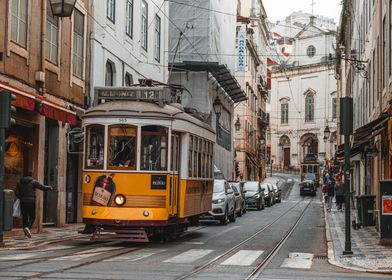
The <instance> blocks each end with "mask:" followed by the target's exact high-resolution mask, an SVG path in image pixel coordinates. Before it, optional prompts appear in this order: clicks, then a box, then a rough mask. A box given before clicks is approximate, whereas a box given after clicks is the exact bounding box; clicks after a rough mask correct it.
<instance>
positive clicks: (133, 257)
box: [104, 249, 166, 262]
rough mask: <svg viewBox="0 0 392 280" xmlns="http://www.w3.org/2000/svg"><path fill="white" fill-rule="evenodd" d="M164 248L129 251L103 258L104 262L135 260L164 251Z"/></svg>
mask: <svg viewBox="0 0 392 280" xmlns="http://www.w3.org/2000/svg"><path fill="white" fill-rule="evenodd" d="M165 251H166V249H158V250H157V249H144V250H143V252H137V253H134V252H131V253H129V254H125V255H122V256H118V257H114V258H111V259H107V260H104V262H116V261H123V262H125V261H127V262H136V261H139V260H142V259H145V258H148V257H151V256H153V255H155V254H158V253H162V252H165Z"/></svg>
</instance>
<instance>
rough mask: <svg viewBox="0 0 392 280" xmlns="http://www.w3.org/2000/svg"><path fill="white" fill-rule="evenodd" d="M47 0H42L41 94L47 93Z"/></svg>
mask: <svg viewBox="0 0 392 280" xmlns="http://www.w3.org/2000/svg"><path fill="white" fill-rule="evenodd" d="M45 40H46V0H41V69H40V71H41V73H42V74H41V75H42V77H41V79H40V82H41V94H42V95H44V93H45V53H46V41H45Z"/></svg>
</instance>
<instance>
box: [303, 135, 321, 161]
mask: <svg viewBox="0 0 392 280" xmlns="http://www.w3.org/2000/svg"><path fill="white" fill-rule="evenodd" d="M300 143H301V147H302V160H303V159H304V157H305V156H306V155H308V154H311V155H315V156H316V157H318V139H317V136H316V135H315V134H314V133H306V134H304V135H302V137H301V140H300Z"/></svg>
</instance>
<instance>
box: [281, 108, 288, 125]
mask: <svg viewBox="0 0 392 280" xmlns="http://www.w3.org/2000/svg"><path fill="white" fill-rule="evenodd" d="M280 108H281V119H280V122H281V123H282V124H287V123H289V104H288V103H283V104H281V105H280Z"/></svg>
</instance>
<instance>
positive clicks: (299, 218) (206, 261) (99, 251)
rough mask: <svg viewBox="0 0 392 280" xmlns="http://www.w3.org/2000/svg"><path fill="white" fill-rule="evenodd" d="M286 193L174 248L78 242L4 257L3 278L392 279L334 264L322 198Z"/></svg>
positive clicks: (0, 261)
mask: <svg viewBox="0 0 392 280" xmlns="http://www.w3.org/2000/svg"><path fill="white" fill-rule="evenodd" d="M283 177H284V178H286V179H287V176H283ZM284 188H287V190H289V189H288V187H287V186H285V187H284ZM285 192H286V190H285ZM288 194H289V195H288V197H287V198H286V199H284V200H283V201H282V203H279V204H275V205H274V206H272V207H269V208H266V209H265V210H263V211H249V212H248V213H247V214H246V215H244V216H243V217H241V218H238V219H237V221H236V222H235V223H231V224H229V225H227V226H221V225H218V224H208V225H202V226H200V227H197V228H191V229H190V231H189V232H188V233H187V234H186V235H185V236H183V237H182V238H181V239H179V240H176V241H173V242H168V243H153V244H148V245H143V244H142V245H137V244H126V243H119V242H105V243H91V242H85V241H81V240H73V241H69V242H64V243H61V244H56V245H52V246H49V247H47V248H44V249H40V250H30V251H15V252H7V251H3V252H0V279H97V280H100V279H331V280H332V279H390V275H389V276H384V275H375V274H360V273H358V272H351V271H346V270H343V269H340V268H336V267H334V266H331V265H329V264H328V262H327V260H326V256H327V252H326V251H327V249H326V245H325V228H324V220H323V212H322V204H321V202H320V197H319V196H318V197H316V198H312V197H305V198H303V197H300V196H299V190H298V182H296V184H295V185H294V186H293V187H292V190H291V191H290V192H288ZM290 229H292V233H291V234H289V235H287V233H288V232H289V230H290ZM286 235H287V236H286ZM285 236H286V237H287V239H286V240H285V242H282V243H281V244H280V242H281V241H282V238H283V237H285ZM278 244H280V246H278V250H274V253H273V254H272V250H273V249H276V247H277V245H278ZM268 255H271V258H269V259H268V260H267V259H266V258H267V256H268ZM260 264H263V266H262V267H260V268H259V265H260ZM250 275H252V277H250V278H248V277H249V276H250Z"/></svg>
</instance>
